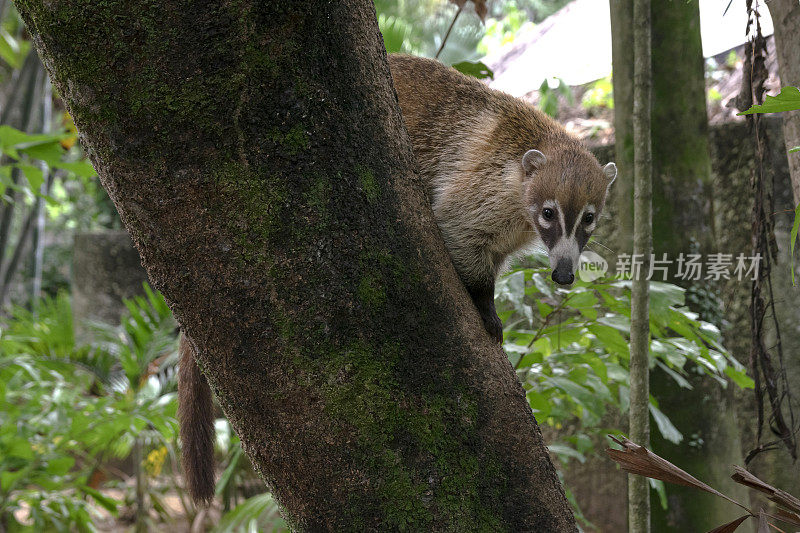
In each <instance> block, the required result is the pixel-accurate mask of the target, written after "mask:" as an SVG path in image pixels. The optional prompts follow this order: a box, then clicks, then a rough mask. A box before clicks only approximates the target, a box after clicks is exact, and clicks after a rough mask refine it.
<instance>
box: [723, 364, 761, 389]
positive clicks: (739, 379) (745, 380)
mask: <svg viewBox="0 0 800 533" xmlns="http://www.w3.org/2000/svg"><path fill="white" fill-rule="evenodd" d="M725 375H727V376H728V377H729V378H731V379H732V380H733V382H734V383H736V384H737V385H739V386H740V387H741V388H743V389H753V388H755V386H756V384H755V382H754V381H753V378H751V377H750V376H748V375H747V374H746V373H744V372H743V371H741V370H739V369H736V368H733V367H732V366H729V367H726V368H725Z"/></svg>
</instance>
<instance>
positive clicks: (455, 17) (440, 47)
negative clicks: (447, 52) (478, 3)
mask: <svg viewBox="0 0 800 533" xmlns="http://www.w3.org/2000/svg"><path fill="white" fill-rule="evenodd" d="M465 5H467V3H466V2H464V3H463V4H461V5H460V6H458V11H456V14H455V16H453V20H452V21H451V22H450V27H449V28H447V33H445V34H444V39H442V44H440V45H439V49H438V50H437V51H436V55H435V56H433V57H434V58H435V59H439V54H441V53H442V50H444V45H445V44H447V39H448V37H450V32H451V31H453V26H455V25H456V21H457V20H458V17H459V15H461V12H462V11H463V10H464V6H465Z"/></svg>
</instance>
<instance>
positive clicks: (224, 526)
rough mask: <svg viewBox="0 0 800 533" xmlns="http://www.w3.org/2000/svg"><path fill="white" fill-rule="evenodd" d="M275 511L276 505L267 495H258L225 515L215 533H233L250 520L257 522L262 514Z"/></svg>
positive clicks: (270, 496)
mask: <svg viewBox="0 0 800 533" xmlns="http://www.w3.org/2000/svg"><path fill="white" fill-rule="evenodd" d="M276 509H277V504H276V503H275V501H274V500H273V499H272V495H271V494H269V493H265V494H258V495H256V496H253V497H251V498H248V499H246V500H245V501H243V502H242V503H240V504H239V505H237V506H236V507H235V508H234V509H233V510H231V511H230V512H228V513H227V514H225V516H223V517H222V519H221V520H220V521H219V524H218V525H217V527H216V528H215V529H214V531H215V532H216V533H233V532H235V531H239V530H240V528H242V527H244V526H245V525H247V524H248V523H249V522H250V521H251V520H258V517H259V516H261V515H262V514H264V513H268V512H271V511H273V510H276Z"/></svg>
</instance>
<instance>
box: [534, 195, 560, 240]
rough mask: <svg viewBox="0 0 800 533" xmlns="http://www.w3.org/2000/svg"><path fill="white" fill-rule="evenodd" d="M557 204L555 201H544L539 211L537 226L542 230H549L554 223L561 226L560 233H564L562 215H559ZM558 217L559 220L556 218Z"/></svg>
mask: <svg viewBox="0 0 800 533" xmlns="http://www.w3.org/2000/svg"><path fill="white" fill-rule="evenodd" d="M560 213H561V209H559V206H558V202H557V201H555V200H545V202H544V203H543V204H542V210H541V211H539V224H541V226H542V227H543V228H550V227H551V226H552V225H553V224H555V222H556V221H558V222H559V223H560V224H561V232H562V233H563V232H564V215H563V214H560ZM556 217H559V218H556Z"/></svg>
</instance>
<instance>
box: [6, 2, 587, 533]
mask: <svg viewBox="0 0 800 533" xmlns="http://www.w3.org/2000/svg"><path fill="white" fill-rule="evenodd" d="M17 7H18V9H19V11H20V13H21V14H22V16H23V18H24V20H25V22H26V23H27V25H28V29H29V30H30V32H31V34H32V36H33V39H34V43H35V45H36V47H37V49H38V50H39V52H40V54H41V55H42V56H43V57H44V58H45V64H46V66H47V68H48V70H49V72H50V74H51V76H52V78H53V82H54V85H55V86H56V87H57V88H58V90H59V93H60V94H61V95H62V97H63V98H64V100H65V102H66V103H67V106H68V108H69V111H70V113H71V114H72V116H73V117H74V119H75V123H76V125H77V126H78V129H79V131H80V132H81V138H82V142H83V143H84V145H85V146H86V147H87V149H88V151H89V153H90V155H91V158H92V161H93V163H94V165H95V168H96V169H97V171H98V173H99V175H100V178H101V180H102V182H103V184H104V186H105V187H106V189H107V190H108V192H109V195H110V197H111V198H112V200H113V201H114V203H115V205H116V206H117V208H118V210H119V212H120V215H121V218H122V220H123V222H124V224H125V226H126V228H127V229H128V231H129V232H130V234H131V236H132V238H133V240H134V243H135V244H136V246H137V248H138V249H139V252H140V254H141V256H142V262H143V263H144V265H145V267H146V268H147V270H148V274H149V276H150V279H151V281H152V283H153V285H154V286H155V287H156V288H158V289H159V290H161V291H162V292H163V294H164V296H165V297H166V299H167V301H168V302H169V304H170V307H171V308H172V310H173V312H174V313H175V316H176V318H177V319H178V320H179V322H180V323H181V325H182V326H183V328H184V329H185V330H186V332H187V334H188V335H189V336H190V337H191V338H192V339H193V341H194V342H195V343H196V345H197V348H198V351H199V353H198V362H199V364H200V366H201V368H202V369H203V371H204V372H205V374H206V376H207V378H208V381H209V383H210V385H211V388H212V390H214V391H215V393H216V395H217V397H218V398H219V400H220V404H221V405H222V407H223V409H224V411H225V414H226V415H227V417H228V418H229V420H230V421H231V423H232V425H233V427H234V428H235V430H236V432H237V433H238V435H239V436H240V437H241V439H242V445H243V449H244V450H245V452H246V453H247V455H248V456H249V458H250V459H251V461H252V462H253V464H254V466H255V468H256V469H257V471H258V472H259V473H260V475H261V476H262V478H263V479H264V481H265V482H266V483H267V485H268V486H269V488H270V489H271V490H272V491H273V494H274V495H275V496H276V498H277V499H278V501H279V502H280V503H281V505H282V507H283V509H284V513H285V518H286V519H287V521H288V523H289V524H290V526H291V527H292V529H294V530H300V531H320V530H333V531H350V530H358V531H366V530H399V529H407V530H414V531H423V530H437V531H464V530H510V531H574V530H575V529H576V528H575V524H574V520H573V517H572V514H571V512H570V510H569V507H568V505H567V503H566V499H565V497H564V493H563V491H562V489H561V487H560V485H559V483H558V480H557V477H556V474H555V471H554V469H553V466H552V464H551V461H550V459H549V457H548V455H547V451H546V448H545V447H544V444H543V442H542V438H541V434H540V432H539V429H538V427H537V426H536V423H535V420H534V418H533V416H532V413H531V411H530V409H529V407H528V404H527V402H526V400H525V397H524V394H523V392H522V389H521V387H520V386H519V384H518V383H517V381H516V378H515V375H514V372H513V370H512V369H511V366H510V365H509V363H508V361H507V359H506V357H505V356H504V354H503V353H502V350H500V349H499V348H498V347H497V346H496V345H494V344H493V343H492V341H491V340H490V338H489V336H488V335H487V333H486V332H485V331H484V328H483V326H482V323H481V320H480V318H479V317H478V314H477V313H476V312H475V309H474V307H473V305H472V303H471V302H470V300H469V297H468V295H467V293H466V291H465V290H464V288H463V286H462V285H461V282H460V280H459V279H458V277H457V276H456V273H455V271H454V269H453V267H452V265H451V262H450V260H449V257H448V255H447V252H446V250H445V248H444V245H443V243H442V241H441V237H440V235H439V232H438V229H437V228H436V226H435V223H434V222H433V218H432V214H431V211H430V207H429V205H428V203H427V199H426V197H425V195H424V192H423V185H422V183H420V180H419V179H418V177H417V176H416V174H415V172H414V170H413V167H414V162H413V157H412V153H411V149H410V146H409V144H408V139H407V135H406V133H405V129H404V127H403V125H402V121H401V117H400V112H399V109H398V107H397V101H396V96H395V94H394V91H393V89H392V85H391V82H390V76H389V70H388V66H387V61H386V55H385V51H384V49H383V45H382V41H381V38H380V34H379V32H378V28H377V22H376V19H375V12H374V8H373V6H372V3H371V2H369V1H367V0H350V1H343V2H325V1H321V0H317V1H309V2H289V3H286V2H254V1H252V0H232V1H230V2H226V3H224V4H218V3H205V2H176V1H174V0H166V1H164V2H157V3H152V2H142V1H126V2H122V1H121V0H116V1H115V0H109V1H104V2H97V1H95V0H81V1H76V2H49V1H45V0H19V1H18V2H17Z"/></svg>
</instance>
